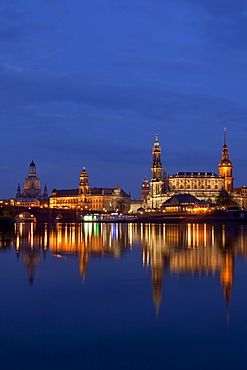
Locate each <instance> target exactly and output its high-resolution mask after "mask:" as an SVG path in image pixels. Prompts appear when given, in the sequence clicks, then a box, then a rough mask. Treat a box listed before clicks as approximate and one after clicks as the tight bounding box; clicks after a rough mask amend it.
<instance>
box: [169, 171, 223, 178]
mask: <svg viewBox="0 0 247 370" xmlns="http://www.w3.org/2000/svg"><path fill="white" fill-rule="evenodd" d="M173 176H177V177H183V176H186V177H187V176H193V177H194V176H196V177H201V176H203V177H208V176H216V177H219V175H217V174H216V173H214V172H177V173H176V175H171V176H170V177H173Z"/></svg>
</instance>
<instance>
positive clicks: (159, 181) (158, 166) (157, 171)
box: [149, 134, 164, 208]
mask: <svg viewBox="0 0 247 370" xmlns="http://www.w3.org/2000/svg"><path fill="white" fill-rule="evenodd" d="M152 157H153V161H152V168H151V171H152V179H151V181H150V193H149V194H150V195H151V197H152V207H151V208H159V207H160V204H159V201H158V199H154V197H155V198H157V197H159V196H160V195H161V194H162V192H163V188H164V181H163V177H162V163H161V147H160V144H159V142H158V135H157V134H156V138H155V142H154V146H153V149H152Z"/></svg>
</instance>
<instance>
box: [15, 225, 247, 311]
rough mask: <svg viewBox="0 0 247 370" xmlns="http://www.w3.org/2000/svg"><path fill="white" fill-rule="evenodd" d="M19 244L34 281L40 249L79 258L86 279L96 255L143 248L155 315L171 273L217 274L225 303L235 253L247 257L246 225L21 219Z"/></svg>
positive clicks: (229, 286)
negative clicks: (23, 220)
mask: <svg viewBox="0 0 247 370" xmlns="http://www.w3.org/2000/svg"><path fill="white" fill-rule="evenodd" d="M15 230H16V231H15V232H16V237H15V241H16V242H15V248H16V253H18V254H20V255H21V256H22V259H23V263H24V265H25V266H26V268H27V271H28V279H29V281H30V283H33V281H34V277H35V270H36V267H37V266H38V264H39V261H40V255H41V253H44V254H45V253H46V251H50V253H51V255H52V256H56V257H66V258H67V259H69V258H70V256H73V257H74V256H77V259H78V265H79V270H80V274H81V276H82V279H83V280H85V278H86V275H87V272H88V268H89V267H88V262H89V260H90V259H91V258H94V257H99V256H101V257H109V256H112V257H114V258H115V259H120V258H121V256H122V255H123V254H124V252H125V251H126V250H129V251H130V250H131V249H133V248H134V247H137V248H138V247H139V246H141V251H142V264H143V267H145V268H147V269H150V270H151V272H152V275H151V276H152V286H153V301H154V304H155V307H156V313H157V314H158V313H159V308H160V305H161V302H162V283H163V279H165V273H166V272H167V271H169V272H170V274H175V275H177V276H179V275H181V274H191V275H195V274H196V275H198V276H200V275H209V274H212V275H215V274H218V275H219V281H220V283H221V285H222V287H223V292H222V295H223V296H224V297H225V301H226V304H227V306H229V302H230V298H231V290H232V286H233V282H234V256H235V255H236V254H237V255H238V256H240V255H241V256H243V257H244V258H246V257H247V229H246V227H244V226H243V225H242V226H239V227H234V228H232V227H226V226H225V225H214V226H213V225H207V224H193V223H192V224H191V223H188V224H166V225H165V224H164V225H159V224H116V223H113V224H111V223H100V224H98V223H89V222H87V223H81V224H61V223H57V224H54V225H49V224H44V225H43V224H42V225H39V226H38V224H37V223H18V224H17V225H16V228H15Z"/></svg>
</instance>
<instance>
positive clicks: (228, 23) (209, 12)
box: [177, 0, 247, 49]
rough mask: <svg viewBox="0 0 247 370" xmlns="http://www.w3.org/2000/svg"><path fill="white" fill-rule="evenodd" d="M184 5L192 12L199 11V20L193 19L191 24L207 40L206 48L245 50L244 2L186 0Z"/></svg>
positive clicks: (246, 11) (246, 7)
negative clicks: (188, 6)
mask: <svg viewBox="0 0 247 370" xmlns="http://www.w3.org/2000/svg"><path fill="white" fill-rule="evenodd" d="M177 1H179V2H180V3H181V4H183V5H184V3H185V2H184V1H181V0H177ZM186 3H187V4H188V5H190V7H191V9H192V10H199V12H200V16H199V19H198V20H197V21H196V20H195V19H194V21H193V24H194V25H196V28H197V29H198V30H200V32H201V35H202V36H203V37H204V38H205V39H207V40H208V46H210V47H221V48H222V49H223V48H225V47H226V46H227V47H228V48H229V47H230V48H246V46H247V41H246V33H247V1H246V0H229V1H225V0H200V1H197V0H186Z"/></svg>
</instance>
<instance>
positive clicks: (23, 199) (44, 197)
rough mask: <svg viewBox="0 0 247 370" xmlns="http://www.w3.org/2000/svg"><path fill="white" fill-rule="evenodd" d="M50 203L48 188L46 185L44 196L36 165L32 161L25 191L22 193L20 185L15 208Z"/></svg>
mask: <svg viewBox="0 0 247 370" xmlns="http://www.w3.org/2000/svg"><path fill="white" fill-rule="evenodd" d="M45 203H48V193H47V187H46V185H45V187H44V192H43V194H42V193H41V184H40V179H39V178H38V177H37V175H36V165H35V163H34V161H32V162H31V163H30V165H29V173H28V177H26V179H25V182H24V185H23V191H21V187H20V184H18V187H17V192H16V197H15V206H24V207H30V206H40V205H41V204H45Z"/></svg>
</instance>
